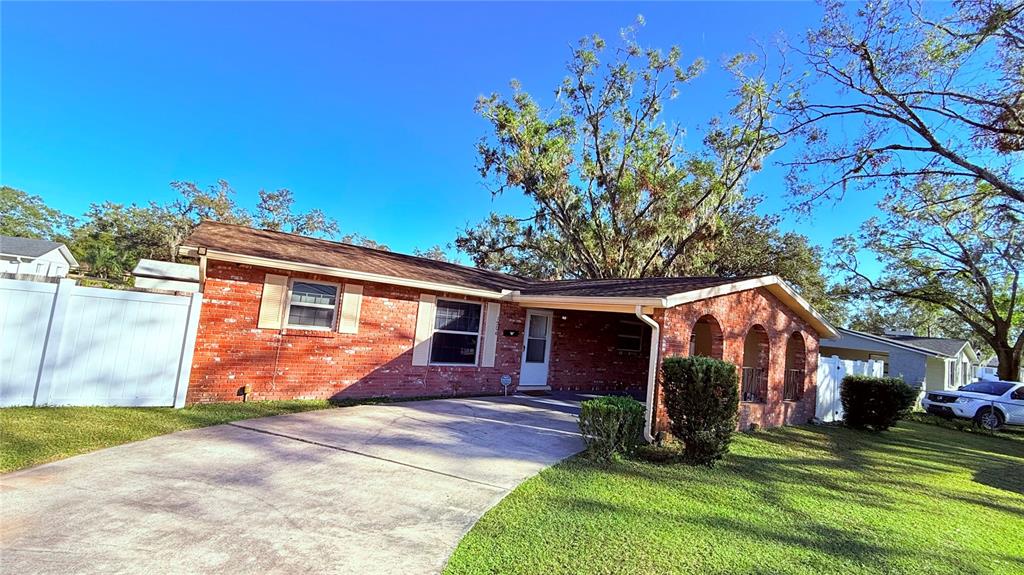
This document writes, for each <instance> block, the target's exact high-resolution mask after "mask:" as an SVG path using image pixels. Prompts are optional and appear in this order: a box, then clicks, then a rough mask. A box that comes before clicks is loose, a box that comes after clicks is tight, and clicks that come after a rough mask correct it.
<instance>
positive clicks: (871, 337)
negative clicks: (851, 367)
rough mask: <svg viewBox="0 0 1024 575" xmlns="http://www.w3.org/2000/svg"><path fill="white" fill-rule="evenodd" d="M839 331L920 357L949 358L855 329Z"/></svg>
mask: <svg viewBox="0 0 1024 575" xmlns="http://www.w3.org/2000/svg"><path fill="white" fill-rule="evenodd" d="M839 331H840V332H841V333H848V334H850V335H853V336H856V337H862V338H864V339H869V340H872V341H876V342H878V343H882V344H885V345H891V346H893V347H897V348H900V349H905V350H907V351H912V352H914V353H919V354H921V355H926V356H928V357H949V356H947V355H946V354H943V353H939V352H937V351H935V350H934V349H925V348H923V347H918V346H916V345H909V344H906V343H903V342H899V341H895V340H892V339H889V338H887V337H883V336H880V335H875V334H873V333H864V332H862V331H857V330H855V329H849V328H839Z"/></svg>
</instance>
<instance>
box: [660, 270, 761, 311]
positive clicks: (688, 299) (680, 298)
mask: <svg viewBox="0 0 1024 575" xmlns="http://www.w3.org/2000/svg"><path fill="white" fill-rule="evenodd" d="M773 279H774V280H775V281H778V278H776V277H775V276H765V277H763V278H754V279H749V280H741V281H738V282H732V283H727V284H722V285H718V286H715V287H709V288H704V289H699V290H693V291H687V292H683V293H677V294H674V295H670V296H668V298H666V300H667V303H668V306H667V307H675V306H677V305H682V304H684V303H692V302H695V301H700V300H705V299H711V298H713V297H718V296H723V295H729V294H731V293H736V292H740V291H747V290H752V289H757V288H759V287H765V286H767V285H769V284H771V283H772V280H773Z"/></svg>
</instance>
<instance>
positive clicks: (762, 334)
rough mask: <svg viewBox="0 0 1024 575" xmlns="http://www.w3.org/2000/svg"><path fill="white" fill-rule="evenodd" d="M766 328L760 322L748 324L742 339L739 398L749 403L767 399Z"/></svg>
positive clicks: (768, 360)
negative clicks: (741, 370) (741, 374)
mask: <svg viewBox="0 0 1024 575" xmlns="http://www.w3.org/2000/svg"><path fill="white" fill-rule="evenodd" d="M770 353H771V340H770V339H769V338H768V330H766V329H765V328H764V326H762V325H761V324H754V325H752V326H750V329H749V330H748V331H747V337H746V338H745V339H744V340H743V377H742V379H741V380H740V381H741V389H740V399H741V400H742V401H746V402H750V403H765V402H767V401H768V366H769V365H770V361H771V357H770Z"/></svg>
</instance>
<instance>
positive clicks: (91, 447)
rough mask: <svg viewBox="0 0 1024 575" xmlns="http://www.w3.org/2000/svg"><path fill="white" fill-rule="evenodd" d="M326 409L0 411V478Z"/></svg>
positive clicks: (289, 405) (288, 404) (317, 404)
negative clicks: (197, 432)
mask: <svg viewBox="0 0 1024 575" xmlns="http://www.w3.org/2000/svg"><path fill="white" fill-rule="evenodd" d="M328 407H332V404H330V403H328V402H327V401H318V400H309V401H253V402H247V403H240V402H239V403H211V404H203V405H194V406H192V407H187V408H184V409H173V408H170V407H8V408H4V409H0V473H6V472H8V471H14V470H15V469H21V468H23V467H30V466H32V465H39V464H40V463H46V462H48V461H54V460H56V459H63V458H65V457H71V456H72V455H78V454H80V453H85V452H87V451H95V450H97V449H102V448H104V447H112V446H114V445H120V444H122V443H128V442H130V441H138V440H140V439H147V438H150V437H154V436H156V435H163V434H165V433H170V432H172V431H181V430H183V429H193V428H196V427H206V426H208V425H217V424H220V423H227V422H229V421H238V420H240V419H249V418H253V417H264V416H267V415H280V414H284V413H298V412H300V411H310V410H313V409H324V408H328Z"/></svg>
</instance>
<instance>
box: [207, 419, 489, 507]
mask: <svg viewBox="0 0 1024 575" xmlns="http://www.w3.org/2000/svg"><path fill="white" fill-rule="evenodd" d="M226 425H230V426H231V427H237V428H238V429H245V430H247V431H254V432H256V433H262V434H265V435H272V436H274V437H281V438H283V439H291V440H292V441H299V442H301V443H308V444H309V445H315V446H317V447H326V448H327V449H333V450H335V451H342V452H344V453H351V454H353V455H359V456H362V457H368V458H370V459H376V460H378V461H384V462H387V463H394V464H395V465H401V466H403V467H409V468H412V469H417V470H419V471H425V472H427V473H433V474H435V475H443V476H445V477H451V478H452V479H459V480H462V481H468V482H469V483H476V484H477V485H483V486H485V487H490V488H492V489H500V490H501V491H509V488H508V487H502V486H500V485H495V484H493V483H487V482H486V481H477V480H476V479H469V478H468V477H461V476H458V475H455V474H452V473H445V472H443V471H437V470H436V469H429V468H426V467H420V466H418V465H413V464H411V463H403V462H401V461H396V460H394V459H388V458H387V457H380V456H379V455H370V454H369V453H363V452H361V451H356V450H354V449H345V448H344V447H338V446H337V445H330V444H328V443H320V442H319V441H313V440H312V439H303V438H301V437H295V436H293V435H286V434H284V433H276V432H273V431H267V430H265V429H257V428H255V427H247V426H245V425H239V424H237V423H227V424H226Z"/></svg>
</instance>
